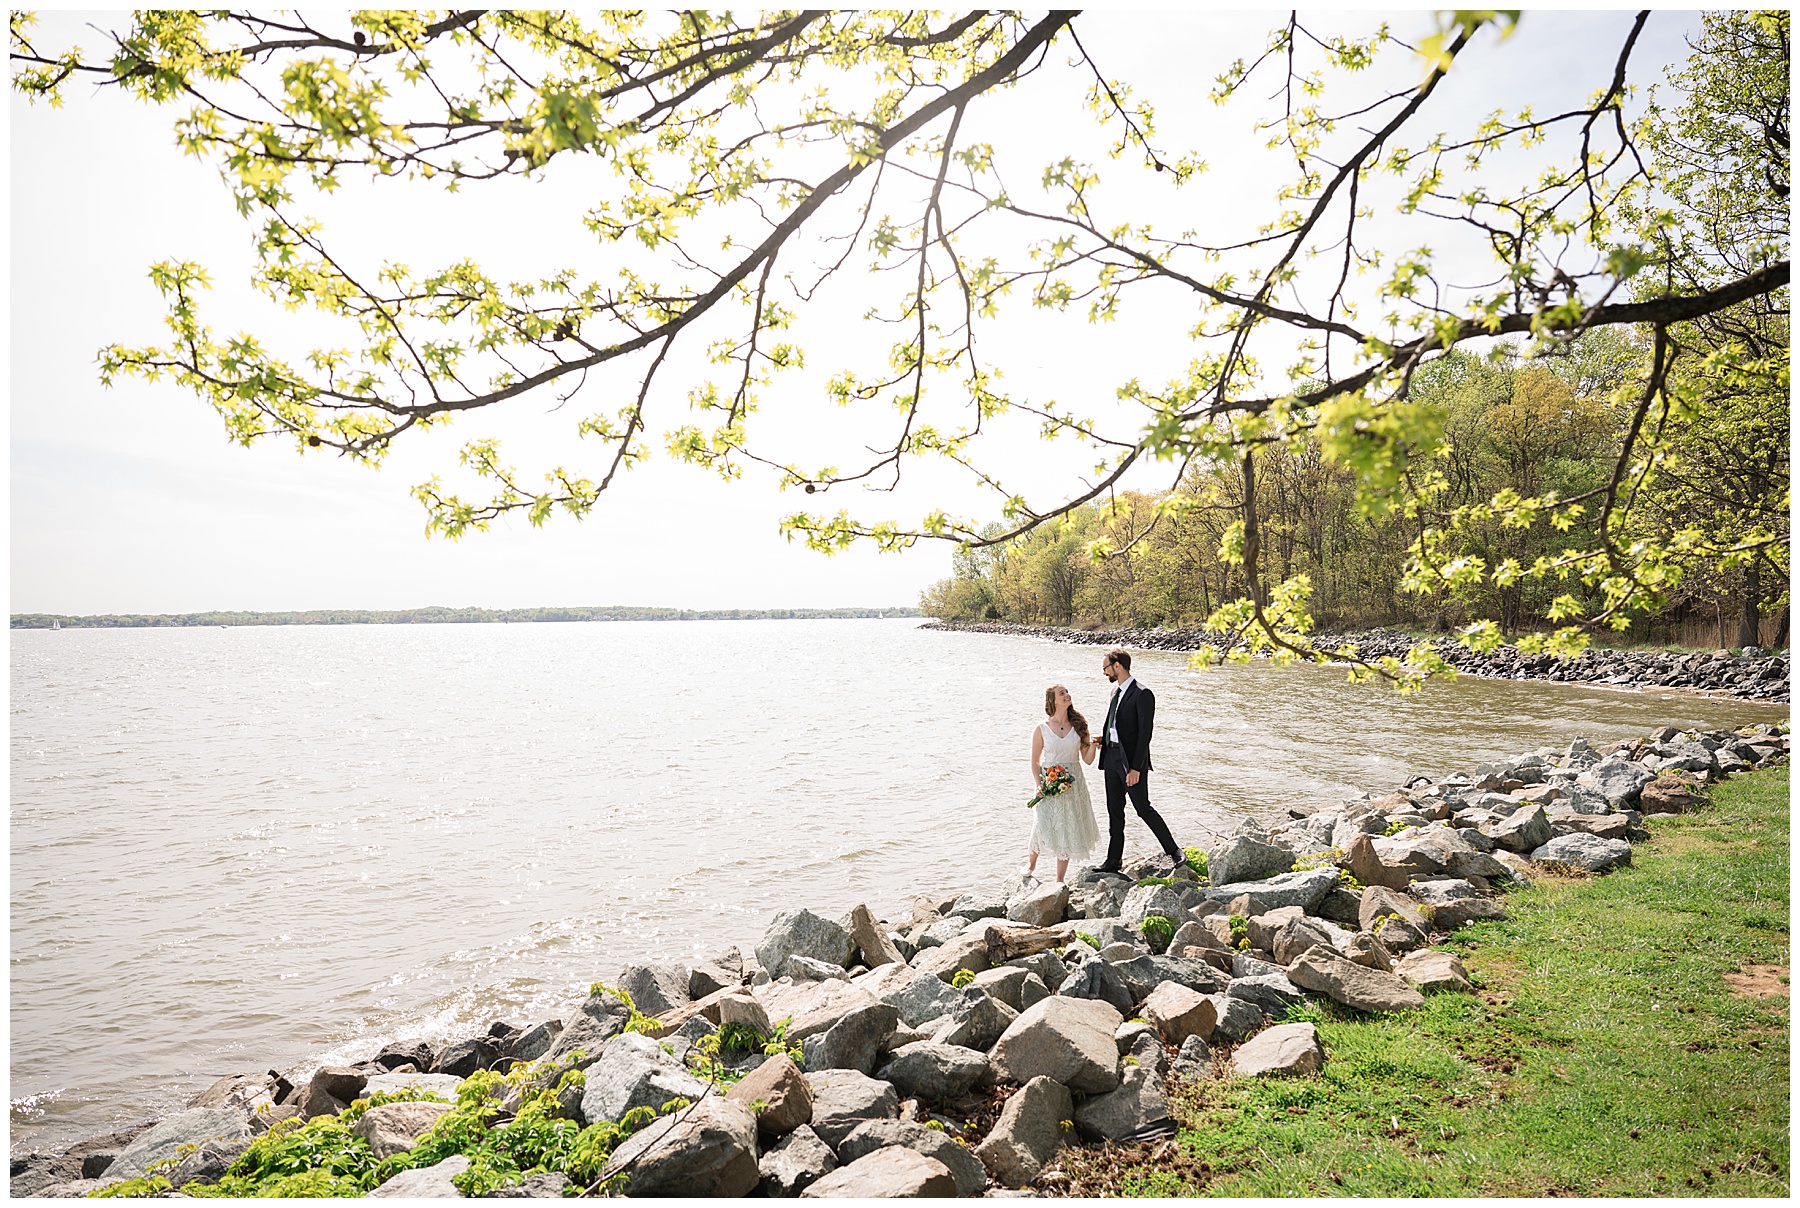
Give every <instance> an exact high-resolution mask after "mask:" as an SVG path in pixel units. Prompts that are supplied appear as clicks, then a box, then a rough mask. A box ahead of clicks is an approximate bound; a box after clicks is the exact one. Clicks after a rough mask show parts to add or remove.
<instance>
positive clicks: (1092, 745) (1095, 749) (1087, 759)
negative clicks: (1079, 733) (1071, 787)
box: [1081, 738, 1100, 763]
mask: <svg viewBox="0 0 1800 1208" xmlns="http://www.w3.org/2000/svg"><path fill="white" fill-rule="evenodd" d="M1099 753H1100V740H1099V739H1098V738H1084V739H1082V740H1081V762H1083V763H1092V762H1094V756H1096V755H1098V754H1099Z"/></svg>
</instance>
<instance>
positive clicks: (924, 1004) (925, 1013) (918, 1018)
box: [876, 969, 962, 1024]
mask: <svg viewBox="0 0 1800 1208" xmlns="http://www.w3.org/2000/svg"><path fill="white" fill-rule="evenodd" d="M876 1001H877V1002H884V1003H887V1004H889V1005H891V1006H893V1007H895V1008H897V1009H898V1010H899V1012H900V1018H901V1019H903V1020H905V1021H906V1022H907V1023H909V1024H921V1023H924V1022H925V1021H926V1020H928V1019H936V1018H938V1017H939V1016H942V1015H949V1014H952V1013H953V1012H955V1010H956V1008H957V1007H958V1006H960V1005H961V1003H962V991H960V990H958V989H956V987H954V986H952V985H950V984H949V983H948V982H946V981H944V979H943V978H941V977H937V976H935V975H933V974H930V973H920V972H919V971H918V970H916V969H915V970H912V971H911V973H910V975H908V976H907V977H906V980H905V981H904V982H901V983H900V984H899V985H892V983H889V988H887V989H886V990H884V992H882V993H881V994H879V995H877V997H876Z"/></svg>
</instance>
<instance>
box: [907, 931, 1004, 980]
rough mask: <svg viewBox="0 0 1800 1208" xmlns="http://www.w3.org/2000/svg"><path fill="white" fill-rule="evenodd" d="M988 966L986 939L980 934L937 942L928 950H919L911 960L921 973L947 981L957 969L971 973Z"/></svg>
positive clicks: (953, 975) (954, 974)
mask: <svg viewBox="0 0 1800 1208" xmlns="http://www.w3.org/2000/svg"><path fill="white" fill-rule="evenodd" d="M987 967H988V946H987V941H986V940H985V939H983V938H982V937H981V936H980V935H959V936H957V937H956V938H955V939H953V940H950V941H948V942H947V943H943V944H939V945H938V946H937V947H935V948H933V949H931V950H930V951H929V952H921V953H919V955H918V957H917V958H916V959H915V960H914V961H913V968H915V969H917V970H918V971H919V972H921V973H929V974H931V975H932V976H934V977H939V978H942V979H943V980H944V981H949V980H950V979H951V978H953V977H955V976H956V974H957V971H958V970H961V969H967V970H968V971H969V972H971V973H980V972H981V971H982V970H984V969H986V968H987Z"/></svg>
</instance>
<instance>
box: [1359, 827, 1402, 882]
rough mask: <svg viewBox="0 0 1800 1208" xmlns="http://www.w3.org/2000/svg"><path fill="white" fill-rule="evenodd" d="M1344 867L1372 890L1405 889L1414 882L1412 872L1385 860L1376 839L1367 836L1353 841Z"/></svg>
mask: <svg viewBox="0 0 1800 1208" xmlns="http://www.w3.org/2000/svg"><path fill="white" fill-rule="evenodd" d="M1344 866H1345V867H1346V868H1348V869H1349V870H1350V875H1351V876H1353V877H1355V878H1356V879H1357V880H1359V881H1361V882H1362V883H1363V884H1364V885H1367V886H1369V887H1371V888H1374V887H1376V886H1385V887H1386V888H1389V889H1405V888H1406V883H1407V882H1408V881H1410V880H1412V873H1411V871H1410V870H1408V869H1405V868H1402V867H1400V866H1399V865H1398V864H1390V863H1388V862H1387V861H1385V860H1383V859H1382V858H1381V852H1380V851H1379V850H1377V848H1376V847H1375V841H1374V839H1372V838H1371V837H1370V836H1368V835H1366V834H1359V835H1357V836H1356V838H1355V839H1354V840H1352V841H1351V843H1350V846H1349V848H1348V849H1347V850H1346V851H1345V852H1344Z"/></svg>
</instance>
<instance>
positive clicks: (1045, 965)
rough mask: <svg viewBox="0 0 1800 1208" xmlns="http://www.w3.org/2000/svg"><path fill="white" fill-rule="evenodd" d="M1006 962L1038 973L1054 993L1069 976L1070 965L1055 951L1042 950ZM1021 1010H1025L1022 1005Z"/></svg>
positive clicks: (1027, 1005) (1028, 1004)
mask: <svg viewBox="0 0 1800 1208" xmlns="http://www.w3.org/2000/svg"><path fill="white" fill-rule="evenodd" d="M1006 963H1007V965H1009V966H1016V967H1018V968H1020V969H1024V970H1026V971H1027V972H1030V973H1035V974H1037V975H1038V977H1039V978H1040V979H1041V980H1042V981H1043V983H1044V985H1045V986H1046V987H1047V988H1048V989H1049V991H1050V993H1052V994H1054V993H1056V990H1057V987H1059V986H1061V985H1062V984H1063V981H1064V980H1065V979H1066V978H1067V977H1068V976H1069V967H1068V966H1067V965H1066V964H1064V963H1063V959H1062V957H1060V956H1058V955H1056V953H1054V952H1040V953H1038V954H1037V955H1035V956H1021V957H1019V958H1017V959H1015V960H1010V961H1007V962H1006ZM1009 1005H1010V1004H1009ZM1030 1005H1031V1004H1030V1003H1026V1004H1025V1006H1026V1007H1029V1006H1030ZM1020 1010H1024V1007H1021V1008H1020Z"/></svg>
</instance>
